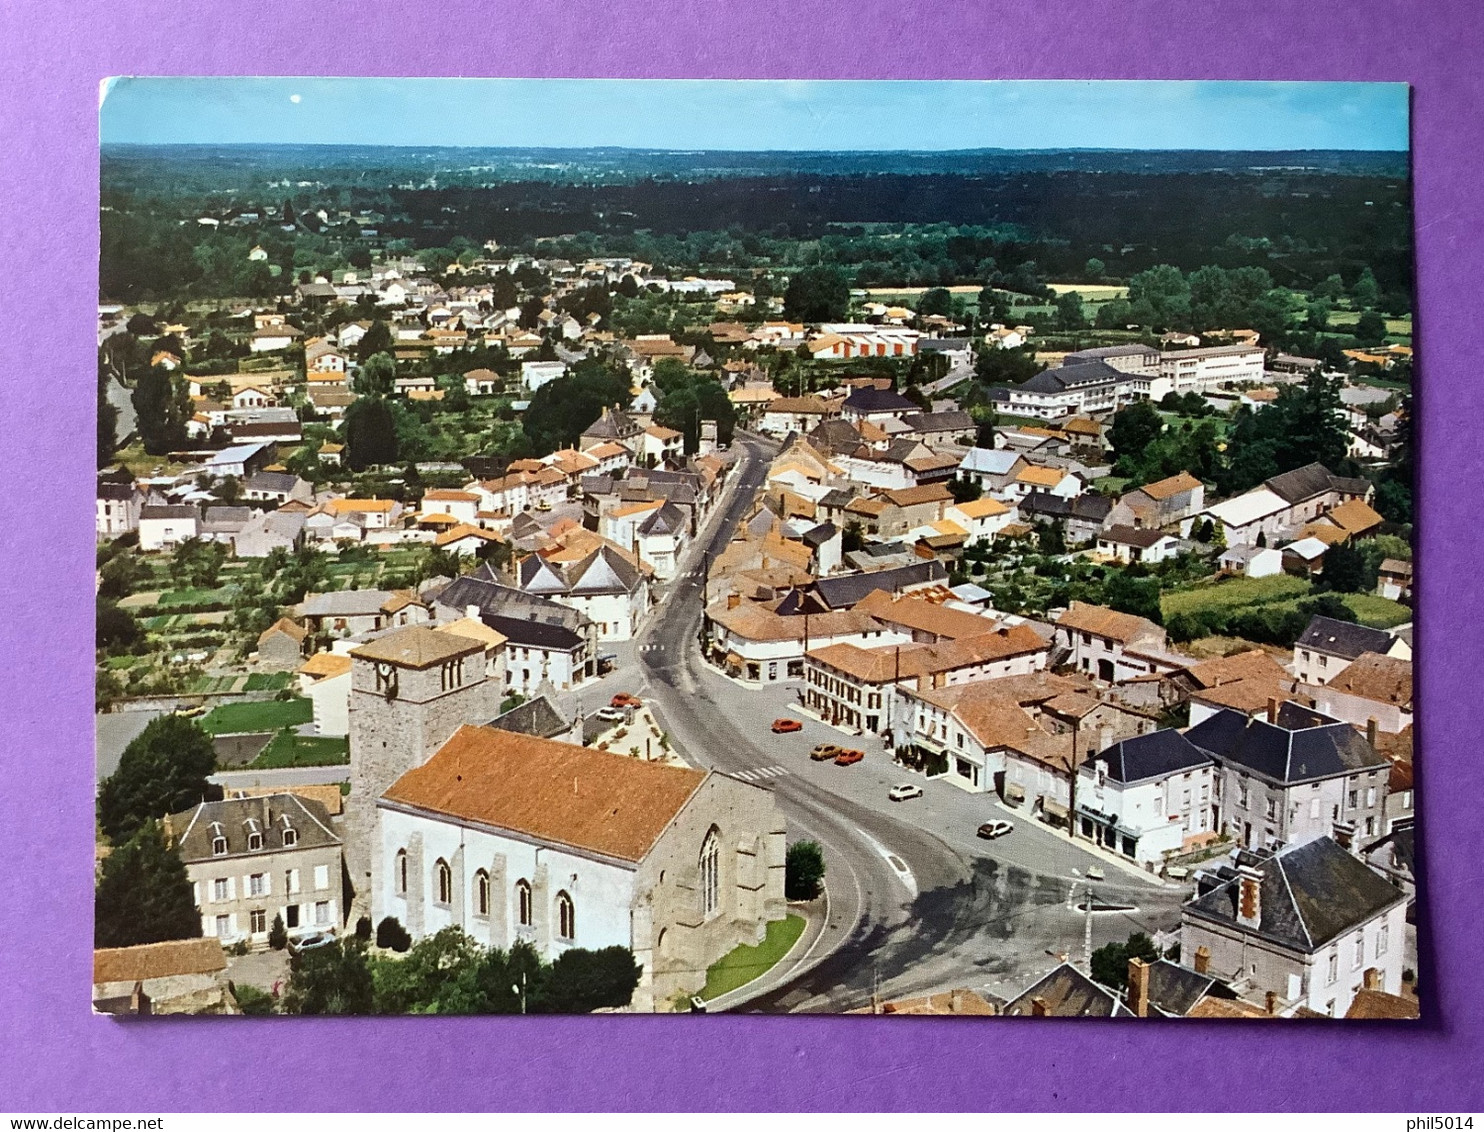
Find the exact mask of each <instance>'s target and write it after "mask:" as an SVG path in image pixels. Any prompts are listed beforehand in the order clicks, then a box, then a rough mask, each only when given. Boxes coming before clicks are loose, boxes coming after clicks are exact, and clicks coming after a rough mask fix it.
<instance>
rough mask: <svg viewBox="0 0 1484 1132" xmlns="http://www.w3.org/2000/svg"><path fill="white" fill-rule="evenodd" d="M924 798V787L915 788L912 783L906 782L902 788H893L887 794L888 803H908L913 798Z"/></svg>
mask: <svg viewBox="0 0 1484 1132" xmlns="http://www.w3.org/2000/svg"><path fill="white" fill-rule="evenodd" d="M921 797H922V787H921V786H913V785H912V783H910V782H904V783H902V785H900V786H893V787H892V788H891V789H890V790H888V791H887V792H886V800H887V801H888V802H906V801H908V800H910V799H912V798H921Z"/></svg>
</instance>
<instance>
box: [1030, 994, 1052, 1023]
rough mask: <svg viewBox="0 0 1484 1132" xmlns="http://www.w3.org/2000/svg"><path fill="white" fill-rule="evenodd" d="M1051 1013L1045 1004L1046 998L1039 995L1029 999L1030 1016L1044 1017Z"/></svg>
mask: <svg viewBox="0 0 1484 1132" xmlns="http://www.w3.org/2000/svg"><path fill="white" fill-rule="evenodd" d="M1050 1013H1051V1008H1050V1007H1049V1006H1047V1005H1046V1000H1045V999H1044V998H1042V997H1041V996H1040V995H1037V996H1036V997H1035V998H1033V999H1031V1017H1032V1018H1045V1017H1047V1016H1048V1015H1049V1014H1050Z"/></svg>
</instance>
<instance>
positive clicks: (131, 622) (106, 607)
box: [94, 593, 144, 649]
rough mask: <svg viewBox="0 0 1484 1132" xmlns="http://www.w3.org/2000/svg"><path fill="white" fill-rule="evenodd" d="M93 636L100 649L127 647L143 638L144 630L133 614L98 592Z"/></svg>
mask: <svg viewBox="0 0 1484 1132" xmlns="http://www.w3.org/2000/svg"><path fill="white" fill-rule="evenodd" d="M94 636H95V638H96V646H97V647H98V648H100V649H115V648H117V649H128V648H132V647H133V646H134V645H136V644H138V643H139V642H140V641H141V640H143V639H144V630H143V629H141V628H140V627H139V621H138V619H137V618H136V617H135V616H134V614H132V613H130V612H129V611H128V610H127V609H121V608H119V606H118V603H117V602H113V601H108V600H106V599H104V597H103V596H102V594H101V593H100V594H99V597H98V613H97V620H96V621H95V622H94Z"/></svg>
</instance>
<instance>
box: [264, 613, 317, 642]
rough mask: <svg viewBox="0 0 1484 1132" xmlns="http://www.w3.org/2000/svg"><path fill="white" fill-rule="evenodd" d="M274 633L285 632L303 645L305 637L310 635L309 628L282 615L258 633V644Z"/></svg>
mask: <svg viewBox="0 0 1484 1132" xmlns="http://www.w3.org/2000/svg"><path fill="white" fill-rule="evenodd" d="M274 633H283V634H284V635H285V636H288V637H290V638H292V639H293V641H294V642H295V643H296V644H301V645H302V644H303V643H304V638H305V637H307V636H309V630H308V629H306V628H304V626H303V625H300V624H298V623H297V622H296V621H294V620H293V619H291V618H288V617H280V618H279V619H278V620H277V621H275V622H273V624H271V625H269V626H268V628H266V629H264V630H263V631H262V632H261V633H259V634H258V644H260V645H261V644H262V643H263V642H264V641H266V640H267V639H268V638H269V637H271V636H272V635H273V634H274Z"/></svg>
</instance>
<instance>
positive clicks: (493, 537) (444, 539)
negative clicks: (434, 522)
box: [433, 523, 501, 546]
mask: <svg viewBox="0 0 1484 1132" xmlns="http://www.w3.org/2000/svg"><path fill="white" fill-rule="evenodd" d="M466 538H477V539H482V540H484V541H485V542H499V541H501V540H500V536H499V535H497V534H494V533H493V532H491V531H487V530H485V529H484V528H483V527H471V526H470V525H469V524H468V523H460V524H459V525H458V526H457V527H452V528H450V529H449V530H446V531H444V532H443V533H442V534H440V535H439V536H438V537H437V538H436V539H434V540H433V541H434V543H435V545H437V546H447V545H448V544H449V543H453V542H459V541H461V540H463V539H466Z"/></svg>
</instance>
